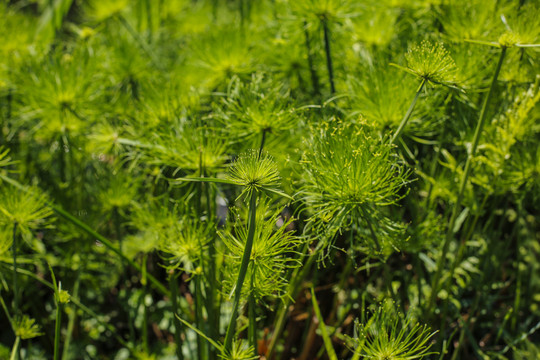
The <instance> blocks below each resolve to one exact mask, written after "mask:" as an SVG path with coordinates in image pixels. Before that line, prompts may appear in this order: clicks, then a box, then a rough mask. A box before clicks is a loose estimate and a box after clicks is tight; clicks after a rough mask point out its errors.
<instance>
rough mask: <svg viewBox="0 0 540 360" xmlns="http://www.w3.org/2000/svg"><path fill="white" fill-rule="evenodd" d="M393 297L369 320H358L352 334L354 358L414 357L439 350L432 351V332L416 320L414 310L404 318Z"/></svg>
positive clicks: (398, 359) (410, 359)
mask: <svg viewBox="0 0 540 360" xmlns="http://www.w3.org/2000/svg"><path fill="white" fill-rule="evenodd" d="M402 317H403V316H402V315H401V314H399V313H398V312H397V311H396V310H395V304H394V303H392V302H391V301H385V302H383V303H382V304H381V305H380V306H379V307H378V308H377V309H376V310H375V311H374V313H373V315H372V316H371V317H370V318H369V319H368V320H367V321H366V322H365V323H358V322H357V323H356V326H355V336H354V338H349V345H350V346H351V348H352V350H353V352H354V355H353V357H352V360H357V359H360V357H362V358H365V359H374V360H413V359H422V358H424V357H426V356H429V355H433V354H437V353H436V352H430V351H429V350H430V348H431V344H430V339H431V338H432V337H433V335H435V333H436V332H431V330H430V328H429V327H427V326H426V325H420V324H419V323H418V322H416V321H414V320H413V318H412V317H411V316H410V313H408V314H407V316H406V317H405V318H404V319H402Z"/></svg>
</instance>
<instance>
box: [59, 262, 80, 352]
mask: <svg viewBox="0 0 540 360" xmlns="http://www.w3.org/2000/svg"><path fill="white" fill-rule="evenodd" d="M80 283H81V266H79V268H78V269H77V278H76V280H75V285H74V286H73V295H72V299H73V298H74V299H78V298H79V286H80ZM76 317H77V311H70V312H69V314H68V324H67V330H66V336H65V340H64V349H63V350H62V360H67V359H68V357H69V346H70V344H71V337H72V334H73V328H74V326H75V319H76Z"/></svg>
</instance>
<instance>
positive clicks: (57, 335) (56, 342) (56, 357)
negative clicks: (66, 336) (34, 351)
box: [54, 299, 63, 360]
mask: <svg viewBox="0 0 540 360" xmlns="http://www.w3.org/2000/svg"><path fill="white" fill-rule="evenodd" d="M56 302H57V303H56V324H55V326H54V360H59V359H60V338H61V337H62V334H61V331H62V308H63V306H62V303H61V302H60V301H59V299H57V300H56Z"/></svg>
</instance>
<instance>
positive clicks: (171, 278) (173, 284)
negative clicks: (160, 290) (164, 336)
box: [169, 274, 184, 360]
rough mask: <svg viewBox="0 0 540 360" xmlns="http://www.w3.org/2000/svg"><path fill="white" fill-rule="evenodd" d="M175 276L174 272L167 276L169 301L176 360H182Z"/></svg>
mask: <svg viewBox="0 0 540 360" xmlns="http://www.w3.org/2000/svg"><path fill="white" fill-rule="evenodd" d="M176 281H177V278H176V276H175V275H174V274H171V275H170V276H169V288H170V289H171V303H172V310H173V315H174V316H173V321H174V341H175V342H176V357H177V358H178V360H184V354H183V353H182V335H181V331H182V325H181V324H180V320H178V316H177V315H179V313H178V298H177V297H178V284H177V283H176Z"/></svg>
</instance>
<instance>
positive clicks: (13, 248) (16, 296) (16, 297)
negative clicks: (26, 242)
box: [11, 221, 19, 315]
mask: <svg viewBox="0 0 540 360" xmlns="http://www.w3.org/2000/svg"><path fill="white" fill-rule="evenodd" d="M11 252H12V253H13V312H14V313H15V315H17V314H18V313H19V288H18V283H17V280H18V279H17V222H16V221H15V222H14V223H13V243H12V244H11Z"/></svg>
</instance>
